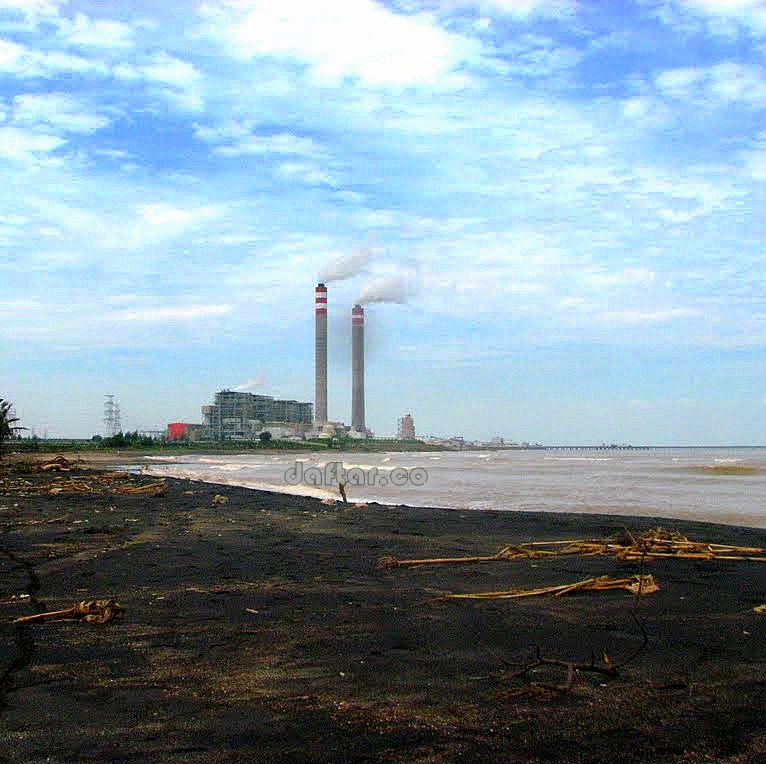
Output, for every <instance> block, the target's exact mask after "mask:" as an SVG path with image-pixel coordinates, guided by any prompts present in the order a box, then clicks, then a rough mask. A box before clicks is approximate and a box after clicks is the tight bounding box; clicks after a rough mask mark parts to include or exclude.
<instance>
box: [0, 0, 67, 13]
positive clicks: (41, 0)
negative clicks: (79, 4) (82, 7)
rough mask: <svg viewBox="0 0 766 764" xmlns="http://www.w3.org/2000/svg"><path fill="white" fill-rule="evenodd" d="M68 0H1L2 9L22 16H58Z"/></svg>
mask: <svg viewBox="0 0 766 764" xmlns="http://www.w3.org/2000/svg"><path fill="white" fill-rule="evenodd" d="M65 2H66V0H0V11H4V12H11V13H17V14H21V15H22V16H57V15H58V13H59V10H60V9H61V6H62V5H64V3H65Z"/></svg>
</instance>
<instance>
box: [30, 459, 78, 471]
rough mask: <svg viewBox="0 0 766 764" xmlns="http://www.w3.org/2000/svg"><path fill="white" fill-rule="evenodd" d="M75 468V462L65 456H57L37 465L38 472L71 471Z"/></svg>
mask: <svg viewBox="0 0 766 764" xmlns="http://www.w3.org/2000/svg"><path fill="white" fill-rule="evenodd" d="M74 468H75V465H74V463H73V462H70V461H69V459H67V458H66V457H63V456H57V457H56V458H55V459H49V460H48V461H47V462H42V463H41V464H38V465H37V466H36V467H35V471H36V472H71V471H72V470H73V469H74Z"/></svg>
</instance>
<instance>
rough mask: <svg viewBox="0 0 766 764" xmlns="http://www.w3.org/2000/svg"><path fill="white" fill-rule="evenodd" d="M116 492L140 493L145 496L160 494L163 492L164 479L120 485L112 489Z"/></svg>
mask: <svg viewBox="0 0 766 764" xmlns="http://www.w3.org/2000/svg"><path fill="white" fill-rule="evenodd" d="M111 492H112V493H116V494H125V493H126V494H141V495H147V496H162V495H163V494H164V493H165V481H164V480H158V481H157V482H155V483H146V484H145V485H122V486H117V487H115V488H113V489H112V491H111Z"/></svg>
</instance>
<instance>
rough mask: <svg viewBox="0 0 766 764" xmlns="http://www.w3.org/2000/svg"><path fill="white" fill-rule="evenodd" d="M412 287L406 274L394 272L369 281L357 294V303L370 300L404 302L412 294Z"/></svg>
mask: <svg viewBox="0 0 766 764" xmlns="http://www.w3.org/2000/svg"><path fill="white" fill-rule="evenodd" d="M412 292H413V289H412V288H411V285H410V283H409V281H408V279H407V276H406V274H404V273H396V274H394V275H393V276H382V277H381V278H378V279H375V280H374V281H371V282H369V283H368V284H367V285H366V286H365V287H364V289H362V293H361V294H360V295H359V300H358V302H359V304H360V305H367V304H369V303H371V302H396V303H399V304H401V303H405V302H407V300H408V299H409V297H410V295H411V294H412Z"/></svg>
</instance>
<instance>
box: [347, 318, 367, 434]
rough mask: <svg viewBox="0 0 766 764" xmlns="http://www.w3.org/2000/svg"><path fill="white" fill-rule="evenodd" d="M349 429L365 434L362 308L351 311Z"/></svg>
mask: <svg viewBox="0 0 766 764" xmlns="http://www.w3.org/2000/svg"><path fill="white" fill-rule="evenodd" d="M351 429H352V430H353V431H354V432H357V433H366V432H367V428H366V427H365V426H364V308H362V306H361V305H354V307H353V308H352V310H351Z"/></svg>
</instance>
